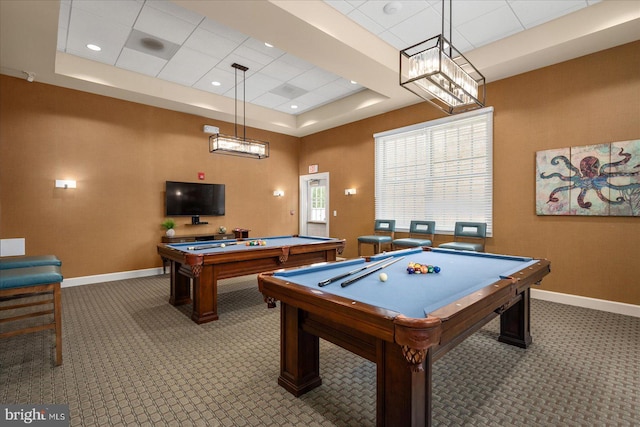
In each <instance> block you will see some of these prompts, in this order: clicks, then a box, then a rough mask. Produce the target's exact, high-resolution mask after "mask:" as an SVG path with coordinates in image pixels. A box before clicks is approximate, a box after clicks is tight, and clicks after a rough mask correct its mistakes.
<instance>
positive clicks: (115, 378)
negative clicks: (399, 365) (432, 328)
mask: <svg viewBox="0 0 640 427" xmlns="http://www.w3.org/2000/svg"><path fill="white" fill-rule="evenodd" d="M168 293H169V279H168V276H156V277H148V278H140V279H130V280H122V281H116V282H109V283H102V284H94V285H87V286H79V287H72V288H64V289H63V349H64V351H63V354H64V363H63V365H62V366H60V367H54V365H53V343H54V341H53V336H52V335H53V334H52V333H51V331H44V332H39V333H36V334H28V335H23V336H18V337H12V338H9V339H5V340H3V341H0V403H3V404H40V403H42V404H68V405H69V408H70V418H71V419H70V424H71V425H72V426H122V425H127V426H138V425H142V426H301V425H305V426H308V427H315V426H358V427H361V426H374V425H375V365H373V364H372V363H370V362H368V361H366V360H364V359H361V358H359V357H358V356H355V355H353V354H351V353H349V352H347V351H346V350H343V349H342V348H340V347H337V346H335V345H333V344H330V343H327V342H324V341H322V340H321V355H320V363H321V366H320V368H321V376H322V379H323V384H322V385H321V386H320V387H318V388H317V389H315V390H313V391H311V392H309V393H307V394H305V395H304V396H302V397H300V398H295V397H293V396H292V395H291V394H289V393H288V392H286V391H285V390H284V389H283V388H281V387H280V386H278V384H277V378H278V375H279V363H280V356H279V332H280V329H279V321H280V317H279V309H267V307H266V304H264V302H263V300H262V296H261V294H260V293H259V292H258V290H257V285H256V281H255V276H247V277H243V278H236V279H228V280H225V281H222V283H221V295H220V298H219V313H220V320H218V321H216V322H211V323H207V324H204V325H196V324H195V323H193V322H192V321H191V320H190V319H189V311H190V306H185V307H179V308H176V307H173V306H171V305H169V304H168V302H167V301H168ZM0 304H1V303H0ZM2 328H4V329H5V330H6V326H2ZM498 328H499V324H498V320H497V319H496V320H494V321H492V322H490V323H489V324H487V325H486V326H485V327H484V328H483V329H481V330H480V331H478V332H477V333H476V334H474V335H473V336H471V337H470V338H469V339H467V340H466V341H464V342H463V343H462V344H460V345H459V346H458V347H456V348H455V349H454V350H453V351H451V352H449V353H448V354H447V355H445V356H444V357H443V358H442V359H440V360H439V361H438V362H436V363H435V366H434V376H433V396H434V404H433V409H434V424H435V425H438V426H640V359H639V357H640V356H639V355H640V319H639V318H634V317H629V316H622V315H616V314H611V313H606V312H601V311H595V310H589V309H583V308H577V307H571V306H566V305H561V304H555V303H550V302H545V301H539V300H533V301H532V335H533V340H534V341H533V345H532V346H531V347H529V348H528V349H526V350H524V349H519V348H515V347H512V346H509V345H505V344H501V343H499V342H498V341H497V334H498ZM0 330H2V329H0Z"/></svg>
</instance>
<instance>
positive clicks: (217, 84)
mask: <svg viewBox="0 0 640 427" xmlns="http://www.w3.org/2000/svg"><path fill="white" fill-rule="evenodd" d="M211 84H212V85H214V86H220V84H221V83H220V82H211Z"/></svg>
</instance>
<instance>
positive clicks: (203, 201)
mask: <svg viewBox="0 0 640 427" xmlns="http://www.w3.org/2000/svg"><path fill="white" fill-rule="evenodd" d="M165 190H166V192H165V194H166V197H165V201H166V208H167V209H166V214H167V216H190V217H198V216H201V215H202V216H221V215H224V184H200V183H196V182H177V181H167V183H166V187H165Z"/></svg>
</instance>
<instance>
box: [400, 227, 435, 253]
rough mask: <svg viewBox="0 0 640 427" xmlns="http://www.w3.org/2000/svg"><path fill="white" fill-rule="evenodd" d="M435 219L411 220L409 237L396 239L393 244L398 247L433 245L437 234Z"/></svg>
mask: <svg viewBox="0 0 640 427" xmlns="http://www.w3.org/2000/svg"><path fill="white" fill-rule="evenodd" d="M435 229H436V222H435V221H411V224H409V237H406V238H403V239H394V240H393V242H392V243H391V246H392V247H393V248H394V249H396V248H399V249H404V248H417V247H421V246H431V245H433V235H434V234H435Z"/></svg>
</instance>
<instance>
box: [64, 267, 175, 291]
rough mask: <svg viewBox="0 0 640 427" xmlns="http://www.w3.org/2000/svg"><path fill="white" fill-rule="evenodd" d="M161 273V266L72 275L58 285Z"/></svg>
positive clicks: (100, 281)
mask: <svg viewBox="0 0 640 427" xmlns="http://www.w3.org/2000/svg"><path fill="white" fill-rule="evenodd" d="M160 274H163V273H162V267H157V268H147V269H144V270H132V271H120V272H118V273H107V274H96V275H95V276H82V277H73V278H71V279H64V280H63V281H62V284H61V285H60V286H61V287H63V288H69V287H72V286H80V285H90V284H92V283H102V282H113V281H114V280H125V279H135V278H136V277H147V276H157V275H160Z"/></svg>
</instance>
